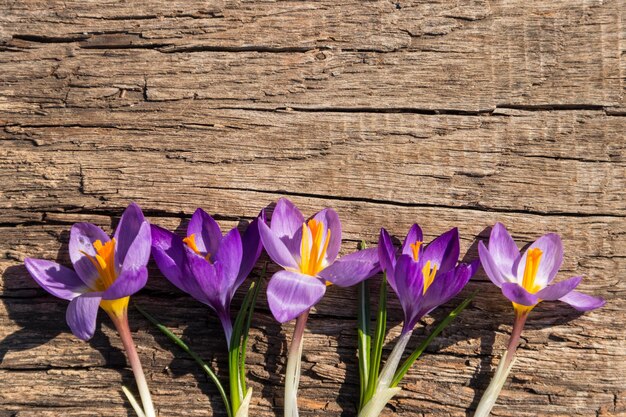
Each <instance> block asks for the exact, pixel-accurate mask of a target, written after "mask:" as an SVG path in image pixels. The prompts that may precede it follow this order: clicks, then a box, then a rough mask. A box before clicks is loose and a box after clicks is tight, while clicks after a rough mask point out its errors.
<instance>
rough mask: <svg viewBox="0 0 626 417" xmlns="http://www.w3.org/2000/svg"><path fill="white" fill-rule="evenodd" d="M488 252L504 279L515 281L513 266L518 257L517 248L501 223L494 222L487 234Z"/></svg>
mask: <svg viewBox="0 0 626 417" xmlns="http://www.w3.org/2000/svg"><path fill="white" fill-rule="evenodd" d="M489 253H490V254H491V258H492V259H493V263H494V264H495V266H496V267H497V268H498V270H499V271H500V273H501V274H502V277H503V278H504V280H505V281H508V282H516V280H515V273H514V271H513V266H514V264H515V261H516V260H517V259H518V258H519V257H520V252H519V249H518V248H517V245H516V244H515V241H514V240H513V238H512V237H511V235H510V234H509V232H508V230H506V227H504V225H503V224H502V223H496V224H495V225H494V226H493V228H492V229H491V234H490V235H489Z"/></svg>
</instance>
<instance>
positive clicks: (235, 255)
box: [214, 227, 243, 287]
mask: <svg viewBox="0 0 626 417" xmlns="http://www.w3.org/2000/svg"><path fill="white" fill-rule="evenodd" d="M242 256H243V248H242V246H241V235H240V234H239V230H237V228H236V227H235V228H234V229H232V230H231V231H230V232H228V233H227V234H226V236H224V238H223V239H222V243H221V244H220V247H219V249H218V250H217V253H216V254H215V258H214V259H215V263H216V264H217V263H220V264H221V265H222V268H223V273H224V279H225V280H226V282H225V283H224V284H225V285H228V286H229V287H234V286H235V282H236V281H237V276H238V275H239V268H241V258H242Z"/></svg>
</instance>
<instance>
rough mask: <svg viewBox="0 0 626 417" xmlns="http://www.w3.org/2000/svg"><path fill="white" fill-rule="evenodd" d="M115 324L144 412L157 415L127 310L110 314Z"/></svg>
mask: <svg viewBox="0 0 626 417" xmlns="http://www.w3.org/2000/svg"><path fill="white" fill-rule="evenodd" d="M110 317H111V320H112V321H113V324H115V328H116V329H117V332H118V333H119V335H120V339H121V340H122V345H124V350H126V356H128V362H129V363H130V367H131V368H132V370H133V374H134V375H135V382H136V383H137V389H138V390H139V396H140V397H141V404H142V405H143V412H144V413H145V415H146V417H156V413H155V412H154V406H153V405H152V398H151V396H150V390H149V389H148V383H147V382H146V377H145V375H144V373H143V368H142V367H141V362H140V361H139V355H137V349H136V348H135V343H134V342H133V337H132V335H131V333H130V327H129V326H128V314H127V312H126V310H124V311H123V313H122V314H121V315H119V316H118V315H115V314H110Z"/></svg>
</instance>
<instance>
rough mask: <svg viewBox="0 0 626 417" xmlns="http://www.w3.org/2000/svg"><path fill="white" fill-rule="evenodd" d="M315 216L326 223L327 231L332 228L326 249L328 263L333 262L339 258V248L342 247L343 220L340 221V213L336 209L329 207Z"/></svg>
mask: <svg viewBox="0 0 626 417" xmlns="http://www.w3.org/2000/svg"><path fill="white" fill-rule="evenodd" d="M313 218H314V219H315V220H317V221H318V222H322V223H323V224H324V226H325V228H324V229H325V231H326V230H330V242H329V243H328V248H327V249H326V261H327V262H328V264H331V263H333V261H334V260H335V259H336V258H337V255H338V254H339V248H340V247H341V222H340V221H339V215H338V214H337V212H336V211H335V210H333V209H331V208H327V209H324V210H322V211H320V212H318V213H317V214H315V216H313Z"/></svg>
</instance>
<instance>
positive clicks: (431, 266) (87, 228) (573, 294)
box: [25, 199, 604, 417]
mask: <svg viewBox="0 0 626 417" xmlns="http://www.w3.org/2000/svg"><path fill="white" fill-rule="evenodd" d="M341 241H342V239H341V222H340V220H339V217H338V215H337V213H336V212H335V211H334V210H333V209H331V208H326V209H323V210H321V211H320V212H318V213H316V214H314V215H313V216H311V217H310V218H308V219H307V218H305V216H304V215H303V214H302V213H301V212H300V210H299V209H298V208H297V207H296V206H295V205H294V204H293V203H291V202H290V201H289V200H287V199H280V200H279V201H278V202H277V203H276V205H275V207H274V209H273V211H272V215H271V220H270V221H268V219H267V218H266V213H265V211H262V212H261V213H260V215H259V216H258V217H257V218H256V219H255V220H254V221H252V222H251V223H250V224H249V225H248V227H247V229H246V230H245V232H244V233H243V234H241V233H240V232H239V231H238V229H237V228H234V229H232V230H230V231H229V232H228V233H226V234H225V235H224V234H223V233H222V231H221V229H220V227H219V225H218V224H217V222H216V221H215V220H214V219H213V218H212V217H211V216H210V215H208V214H207V213H206V212H204V211H203V210H202V209H197V210H196V212H195V213H194V214H193V216H192V218H191V221H190V222H189V226H188V228H187V234H186V236H185V237H184V238H183V237H180V236H178V235H177V234H175V233H172V232H170V231H168V230H166V229H164V228H161V227H159V226H156V225H150V224H149V223H148V221H147V220H146V219H145V218H144V215H143V213H142V211H141V209H140V208H139V206H137V205H136V204H134V203H133V204H131V205H130V206H129V207H128V208H127V209H126V210H125V211H124V213H123V215H122V217H121V219H120V221H119V224H118V227H117V229H116V230H115V233H114V235H113V237H109V236H108V235H107V234H106V233H105V232H104V231H102V230H101V229H100V228H99V227H97V226H95V225H93V224H90V223H77V224H75V225H73V226H72V228H71V231H70V242H69V252H70V259H71V262H72V264H73V266H74V269H73V270H72V269H69V268H67V267H65V266H63V265H60V264H57V263H55V262H51V261H48V260H41V259H31V258H28V259H26V260H25V264H26V268H27V269H28V271H29V272H30V274H31V276H32V277H33V278H34V279H35V281H37V283H38V284H39V285H41V286H42V287H43V288H44V289H45V290H46V291H48V292H49V293H50V294H52V295H54V296H56V297H59V298H63V299H65V300H68V301H70V303H69V306H68V309H67V314H66V319H67V323H68V325H69V327H70V329H71V330H72V332H73V333H74V335H76V336H77V337H79V338H80V339H83V340H87V339H89V338H91V337H92V336H93V334H94V331H95V327H96V316H97V312H98V309H99V308H102V309H103V310H104V311H105V312H106V313H107V314H108V315H109V317H110V318H111V320H112V321H113V323H114V325H115V327H116V329H117V330H118V332H119V335H120V338H121V340H122V342H123V345H124V348H125V349H126V352H127V355H128V359H129V363H130V365H131V367H132V370H133V373H134V375H135V379H136V383H137V389H138V392H139V395H140V398H141V405H140V404H139V402H138V401H137V400H136V399H135V397H134V396H133V394H132V393H131V392H130V391H129V390H128V389H126V388H125V387H124V388H123V389H124V392H125V393H126V395H127V396H128V399H129V402H130V404H131V405H132V406H133V408H134V410H135V411H136V413H137V415H138V416H140V417H154V416H156V413H155V408H154V406H153V404H152V399H151V397H150V391H149V389H148V385H147V383H146V379H145V376H144V373H143V370H142V367H141V363H140V361H139V358H138V355H137V352H136V350H135V345H134V343H133V341H132V338H131V332H130V330H129V325H128V314H127V310H128V304H129V297H130V296H131V295H133V294H134V293H136V292H137V291H139V290H140V289H141V288H143V287H144V286H145V284H146V282H147V279H148V269H147V264H148V261H149V258H150V255H151V254H152V257H153V259H154V260H155V262H156V264H157V266H158V268H159V269H160V271H161V272H162V274H163V275H164V276H165V277H166V278H167V279H168V280H169V281H170V282H171V283H172V284H174V285H175V286H176V287H177V288H179V289H180V290H181V291H184V292H185V293H187V294H189V295H191V296H192V297H193V298H195V299H196V300H198V301H200V302H201V303H203V304H205V305H207V306H209V307H210V308H211V309H213V310H214V312H215V314H216V315H217V317H218V318H219V320H220V322H221V324H222V327H223V329H224V335H225V338H226V345H227V346H226V347H227V349H228V357H229V375H228V380H229V384H228V387H229V389H228V394H227V391H226V390H225V389H224V387H223V386H222V384H221V382H220V379H219V378H217V376H216V375H215V374H214V373H213V372H212V371H211V370H210V369H209V368H208V366H207V365H206V364H204V363H203V362H202V361H201V359H200V358H199V357H197V355H195V354H194V353H193V351H191V350H190V349H189V348H188V347H187V346H186V345H185V344H184V342H182V341H180V340H179V339H176V337H175V336H174V335H173V334H172V333H171V332H169V333H168V332H167V330H166V329H164V328H163V326H160V327H161V328H162V330H163V331H164V332H166V334H168V335H169V336H170V337H171V338H172V339H173V340H175V341H177V343H178V344H179V346H182V347H183V348H184V349H185V350H187V351H188V352H190V354H192V356H194V358H195V359H196V360H197V361H198V362H199V363H200V364H201V365H202V366H203V367H204V368H205V371H206V372H207V373H208V374H209V376H211V378H212V380H213V381H214V382H215V383H216V385H217V387H218V389H219V391H220V393H221V395H222V397H223V399H224V406H225V408H226V411H227V414H228V415H229V417H232V416H236V417H243V416H247V415H248V410H249V405H250V401H251V398H252V395H253V393H252V389H251V388H249V387H247V384H246V378H245V376H246V372H245V352H246V341H247V333H248V329H249V326H250V320H251V317H252V315H253V311H254V304H255V301H256V296H257V295H258V292H259V288H260V287H259V284H260V283H259V282H254V283H252V284H251V285H250V286H249V287H248V290H247V293H246V296H245V298H244V301H243V302H242V305H241V307H240V309H239V312H238V314H236V319H235V320H234V322H233V318H232V316H231V302H232V299H233V296H234V294H235V292H236V291H237V289H238V288H239V287H240V286H241V285H242V284H243V283H244V282H245V281H246V278H247V277H248V275H249V274H250V272H251V271H252V269H253V267H254V266H255V264H256V263H257V261H258V258H259V256H260V254H261V252H262V250H263V248H264V249H265V251H266V252H267V254H268V255H269V257H270V258H271V259H272V261H274V262H275V263H276V264H277V265H279V266H280V270H279V271H278V272H276V273H274V275H273V276H272V277H271V279H270V281H269V283H268V285H267V300H268V304H269V308H270V310H271V312H272V314H273V315H274V317H275V318H276V320H278V321H279V322H281V323H284V322H287V321H290V320H293V319H296V325H295V332H294V337H293V339H292V342H291V345H290V348H289V352H288V359H287V368H286V372H285V387H284V389H285V397H284V413H285V417H296V416H298V406H297V390H298V381H299V374H300V360H301V355H302V347H303V340H302V339H303V335H304V329H305V326H306V321H307V317H308V315H309V311H310V309H311V308H312V307H313V306H314V305H315V304H317V303H318V302H319V301H320V300H321V299H322V297H323V296H324V294H325V292H326V290H327V288H328V286H329V285H337V286H341V287H348V286H353V285H359V306H360V307H359V308H360V311H359V319H358V323H359V341H358V342H359V348H358V357H359V368H360V369H359V371H360V377H361V392H360V401H359V406H358V409H359V416H360V417H373V416H378V415H379V414H380V412H381V411H382V410H383V408H384V407H385V404H386V403H387V402H388V401H389V400H390V399H391V398H392V397H393V396H394V395H395V394H397V392H399V391H400V388H399V387H398V386H397V385H398V383H399V382H400V380H401V379H402V377H403V376H404V374H405V373H406V371H407V370H408V368H410V366H411V364H412V363H413V362H414V361H415V359H416V358H417V357H418V356H419V354H420V353H421V351H423V349H424V347H425V345H424V344H422V345H420V346H421V347H420V348H418V350H416V352H414V353H413V354H412V355H411V356H410V357H409V358H408V359H407V360H406V361H405V362H404V364H403V366H402V367H401V368H400V369H398V366H399V364H400V360H401V358H402V356H403V353H404V351H405V348H406V346H407V343H408V341H409V339H410V337H411V334H412V332H413V329H414V328H415V326H416V325H417V323H418V322H419V320H420V319H421V318H422V317H423V316H425V315H427V314H429V313H430V312H431V311H432V310H434V309H435V308H437V307H438V306H440V305H442V304H444V303H446V302H448V301H449V300H450V299H452V298H453V297H454V296H456V295H457V294H458V293H459V292H460V291H461V290H462V289H463V288H464V287H465V285H466V284H467V282H468V281H469V280H470V279H471V277H472V276H473V275H474V274H475V273H476V272H477V270H478V268H479V266H480V264H482V267H483V268H484V270H485V272H486V274H487V276H488V277H489V278H490V279H491V281H492V282H493V283H494V284H495V285H497V286H498V287H499V288H501V290H502V293H503V294H504V296H505V297H507V298H508V299H509V300H510V301H511V302H512V304H513V308H514V312H515V321H514V325H513V331H512V334H511V339H510V342H509V346H508V349H507V351H506V352H505V353H504V355H503V357H502V359H501V360H500V364H499V367H498V369H497V370H496V373H495V375H494V378H493V380H492V383H491V384H490V386H489V387H488V389H487V390H486V391H485V394H484V395H483V398H482V400H481V402H480V403H479V405H478V409H477V411H476V414H475V415H476V416H487V415H489V413H490V410H491V408H492V407H493V405H494V403H495V401H496V398H497V396H498V394H499V392H500V389H501V388H502V386H503V385H504V382H505V381H506V378H507V375H508V373H509V371H510V369H511V367H512V366H513V362H514V359H515V351H516V347H517V344H518V342H519V338H520V334H521V331H522V328H523V326H524V323H525V321H526V318H527V317H528V314H529V313H530V311H531V310H532V309H533V308H534V307H535V306H536V305H537V304H538V303H539V302H540V301H543V300H547V301H553V300H561V301H564V302H566V303H567V304H569V305H571V306H572V307H574V308H575V309H577V310H580V311H587V310H592V309H595V308H599V307H601V306H602V305H604V300H602V299H601V298H597V297H593V296H590V295H586V294H583V293H580V292H577V291H575V288H576V287H577V286H578V284H579V283H580V282H581V279H582V278H581V277H574V278H569V279H566V280H561V281H559V282H557V283H553V280H554V278H555V276H556V274H557V272H558V270H559V268H560V266H561V263H562V261H563V246H562V243H561V240H560V238H559V236H558V235H556V234H552V233H551V234H547V235H544V236H542V237H540V238H539V239H538V240H536V241H535V242H534V243H532V244H531V245H530V246H529V247H528V248H527V249H526V250H525V251H524V252H520V250H519V249H518V247H517V245H516V243H515V242H514V241H513V239H512V238H511V236H510V234H509V233H508V232H507V230H506V229H505V227H504V226H503V225H502V224H500V223H497V224H496V225H495V226H493V228H492V231H491V236H490V238H489V242H488V246H486V245H485V244H484V243H483V242H480V243H479V256H480V260H475V261H473V262H470V263H467V264H466V263H459V254H460V245H459V233H458V230H457V229H456V228H454V229H452V230H449V231H447V232H445V233H443V234H442V235H441V236H439V237H437V238H436V239H434V240H433V241H432V242H430V243H428V244H425V243H424V242H423V237H422V230H421V229H420V227H419V226H418V225H417V224H415V225H413V226H412V227H411V228H410V230H409V231H408V234H407V235H406V238H405V239H404V242H403V243H402V246H401V247H400V248H396V247H394V245H393V243H392V242H393V241H392V238H391V236H390V235H389V234H388V233H387V231H386V230H385V229H381V232H380V238H379V242H378V247H377V248H370V249H362V250H359V251H356V252H354V253H351V254H348V255H345V256H343V257H338V254H339V252H340V246H341ZM379 272H382V273H383V279H382V284H381V287H380V293H379V305H378V312H377V314H376V322H375V331H370V314H369V306H368V304H369V295H368V291H369V289H368V288H367V287H366V283H367V281H366V280H367V279H368V278H370V277H372V276H373V275H375V274H377V273H379ZM387 285H389V287H391V289H392V290H393V292H394V293H395V294H396V296H397V298H398V300H399V301H400V305H401V306H402V309H403V311H404V323H403V327H402V332H401V335H400V337H399V338H398V339H397V340H396V341H395V345H394V348H393V350H392V352H391V354H390V355H389V357H388V358H387V360H386V361H385V364H384V366H383V367H382V369H380V366H381V363H382V345H383V341H384V339H385V329H386V327H385V326H386V299H387ZM467 302H468V300H466V301H465V302H464V303H462V305H460V306H459V307H458V308H457V309H455V310H454V311H453V312H452V313H451V314H450V315H449V316H448V317H447V319H448V320H450V319H452V318H453V317H454V315H455V314H458V312H460V311H461V310H462V308H463V307H464V306H465V305H467ZM145 315H146V316H147V317H148V318H150V319H151V320H152V321H153V322H154V319H153V318H152V317H151V316H150V315H149V314H148V313H145ZM442 324H444V325H445V323H442ZM438 328H439V329H441V328H442V327H441V326H439V327H438ZM439 331H440V330H439ZM431 336H432V337H434V336H435V334H431ZM432 337H431V338H429V339H428V340H427V341H425V343H427V342H428V341H429V340H432ZM420 349H421V351H420Z"/></svg>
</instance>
